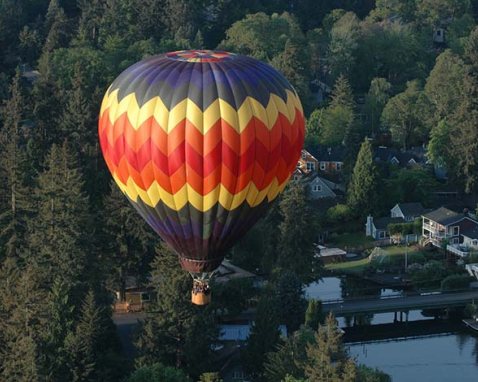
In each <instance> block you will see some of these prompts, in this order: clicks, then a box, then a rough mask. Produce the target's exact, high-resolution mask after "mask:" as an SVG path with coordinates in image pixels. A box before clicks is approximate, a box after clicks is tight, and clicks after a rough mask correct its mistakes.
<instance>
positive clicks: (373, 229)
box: [365, 215, 405, 240]
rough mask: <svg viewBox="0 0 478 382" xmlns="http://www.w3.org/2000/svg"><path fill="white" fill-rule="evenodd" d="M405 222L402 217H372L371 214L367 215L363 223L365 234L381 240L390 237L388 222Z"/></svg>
mask: <svg viewBox="0 0 478 382" xmlns="http://www.w3.org/2000/svg"><path fill="white" fill-rule="evenodd" d="M399 223H405V220H404V219H403V218H402V217H383V218H378V219H374V218H373V217H372V215H369V216H367V223H366V224H365V234H366V235H367V236H371V237H373V238H374V239H375V240H383V239H388V238H390V233H389V232H388V226H389V225H390V224H399Z"/></svg>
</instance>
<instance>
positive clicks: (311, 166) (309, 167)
mask: <svg viewBox="0 0 478 382" xmlns="http://www.w3.org/2000/svg"><path fill="white" fill-rule="evenodd" d="M312 170H315V163H314V162H307V171H312Z"/></svg>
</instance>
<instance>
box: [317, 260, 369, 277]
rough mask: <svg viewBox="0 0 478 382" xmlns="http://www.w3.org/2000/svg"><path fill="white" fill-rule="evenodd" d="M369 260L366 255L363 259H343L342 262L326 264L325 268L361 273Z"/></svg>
mask: <svg viewBox="0 0 478 382" xmlns="http://www.w3.org/2000/svg"><path fill="white" fill-rule="evenodd" d="M369 262H370V260H369V259H368V257H366V258H364V259H360V260H355V261H344V262H342V263H334V264H327V265H326V266H325V269H327V270H329V271H336V272H343V273H361V272H363V270H364V269H365V267H366V266H367V265H368V263H369Z"/></svg>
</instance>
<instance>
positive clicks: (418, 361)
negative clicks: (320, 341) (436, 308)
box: [349, 332, 478, 382]
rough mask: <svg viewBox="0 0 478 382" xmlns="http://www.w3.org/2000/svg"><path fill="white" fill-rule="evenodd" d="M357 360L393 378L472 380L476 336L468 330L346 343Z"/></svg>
mask: <svg viewBox="0 0 478 382" xmlns="http://www.w3.org/2000/svg"><path fill="white" fill-rule="evenodd" d="M349 349H350V353H351V355H352V356H354V357H356V358H357V360H358V361H359V362H360V363H364V364H366V365H368V366H371V367H378V368H380V369H382V370H384V371H385V372H386V373H388V374H390V375H391V376H392V379H393V381H394V382H409V381H420V382H427V381H430V382H431V381H433V382H442V381H443V382H450V381H460V382H471V381H473V382H475V381H477V380H478V357H477V354H478V339H477V338H476V337H473V336H472V335H470V334H468V333H465V332H463V333H457V334H446V335H437V336H431V337H423V338H414V339H405V340H399V341H396V340H394V341H381V342H374V343H366V344H353V345H350V346H349Z"/></svg>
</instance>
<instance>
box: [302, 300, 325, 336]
mask: <svg viewBox="0 0 478 382" xmlns="http://www.w3.org/2000/svg"><path fill="white" fill-rule="evenodd" d="M322 320H323V317H322V302H321V301H320V300H315V299H310V300H309V304H308V306H307V310H306V312H305V326H307V327H309V328H311V329H312V330H317V328H318V327H319V323H320V322H322Z"/></svg>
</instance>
